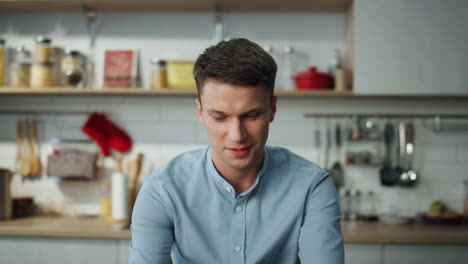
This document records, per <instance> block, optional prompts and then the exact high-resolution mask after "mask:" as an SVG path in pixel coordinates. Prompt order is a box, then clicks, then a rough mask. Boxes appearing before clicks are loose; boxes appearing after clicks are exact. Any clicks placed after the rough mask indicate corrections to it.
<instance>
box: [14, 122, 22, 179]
mask: <svg viewBox="0 0 468 264" xmlns="http://www.w3.org/2000/svg"><path fill="white" fill-rule="evenodd" d="M22 162H23V122H22V121H21V120H18V121H17V122H16V159H15V171H14V172H15V173H18V174H21V166H22Z"/></svg>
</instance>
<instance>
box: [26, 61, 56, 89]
mask: <svg viewBox="0 0 468 264" xmlns="http://www.w3.org/2000/svg"><path fill="white" fill-rule="evenodd" d="M53 74H54V72H53V64H52V63H33V65H32V67H31V87H33V88H43V87H50V86H53V83H54V82H53Z"/></svg>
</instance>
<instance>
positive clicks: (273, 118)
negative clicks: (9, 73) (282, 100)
mask: <svg viewBox="0 0 468 264" xmlns="http://www.w3.org/2000/svg"><path fill="white" fill-rule="evenodd" d="M277 100H278V97H277V96H276V95H273V98H272V99H271V113H270V123H271V122H273V120H275V114H276V101H277Z"/></svg>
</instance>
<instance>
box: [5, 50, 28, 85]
mask: <svg viewBox="0 0 468 264" xmlns="http://www.w3.org/2000/svg"><path fill="white" fill-rule="evenodd" d="M30 81H31V52H30V51H29V50H27V49H26V48H25V47H24V46H19V47H18V48H17V49H16V50H15V52H14V56H13V62H12V63H11V64H10V65H9V85H10V86H11V87H29V85H30Z"/></svg>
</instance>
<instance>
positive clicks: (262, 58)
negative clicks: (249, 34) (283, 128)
mask: <svg viewBox="0 0 468 264" xmlns="http://www.w3.org/2000/svg"><path fill="white" fill-rule="evenodd" d="M276 70H277V66H276V63H275V60H274V59H273V58H272V57H271V56H270V54H268V52H266V51H265V50H264V49H263V48H262V47H260V46H259V45H258V44H256V43H254V42H252V41H250V40H248V39H244V38H236V39H231V40H227V41H221V42H219V43H218V44H217V45H215V46H211V47H209V48H207V49H206V50H205V51H204V52H203V53H202V54H200V56H198V58H197V61H196V63H195V67H194V69H193V76H194V77H195V82H196V84H197V91H198V97H199V98H200V96H201V93H202V87H203V85H204V84H205V81H207V80H208V79H214V80H216V81H219V82H222V83H228V84H233V85H242V86H259V85H261V86H263V87H264V88H265V89H266V90H267V92H268V93H269V94H270V97H273V88H274V86H275V77H276Z"/></svg>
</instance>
